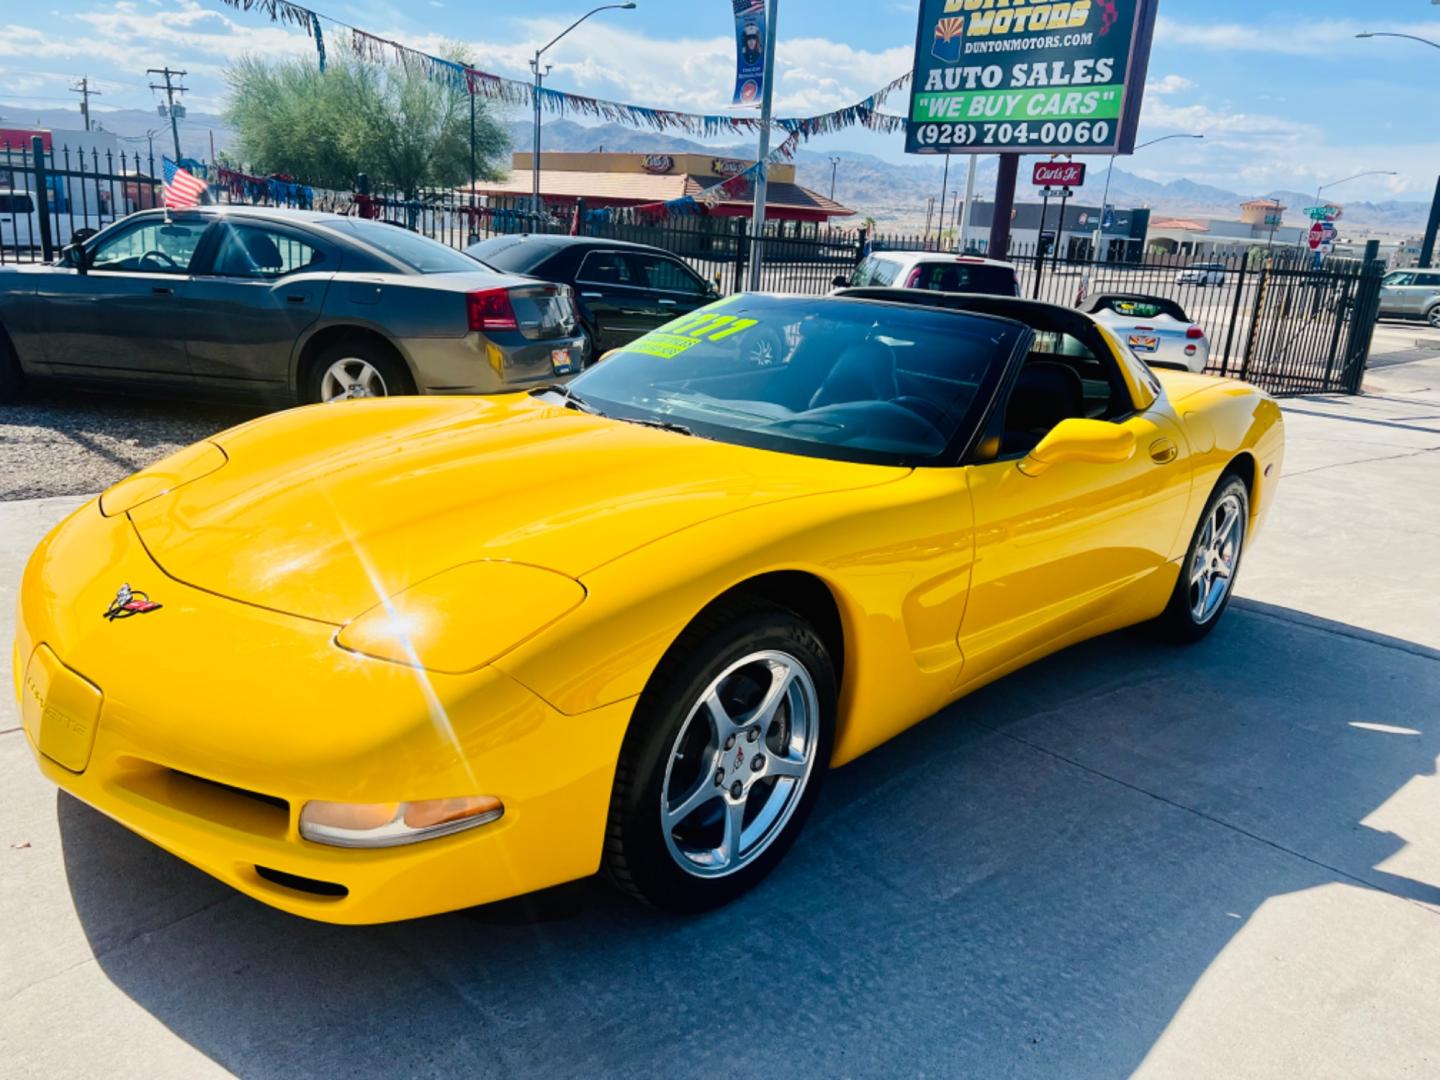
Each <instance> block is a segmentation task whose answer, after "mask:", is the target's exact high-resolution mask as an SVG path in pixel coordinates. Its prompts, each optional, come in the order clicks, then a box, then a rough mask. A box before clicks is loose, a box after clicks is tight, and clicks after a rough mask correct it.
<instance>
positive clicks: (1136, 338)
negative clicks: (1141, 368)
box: [1130, 334, 1160, 352]
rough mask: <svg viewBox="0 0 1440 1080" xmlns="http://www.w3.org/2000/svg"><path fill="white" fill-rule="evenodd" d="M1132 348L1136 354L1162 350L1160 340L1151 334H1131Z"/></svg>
mask: <svg viewBox="0 0 1440 1080" xmlns="http://www.w3.org/2000/svg"><path fill="white" fill-rule="evenodd" d="M1130 348H1132V349H1134V350H1135V351H1136V352H1154V351H1155V350H1156V349H1158V348H1160V339H1159V338H1158V337H1154V336H1152V335H1150V334H1131V335H1130Z"/></svg>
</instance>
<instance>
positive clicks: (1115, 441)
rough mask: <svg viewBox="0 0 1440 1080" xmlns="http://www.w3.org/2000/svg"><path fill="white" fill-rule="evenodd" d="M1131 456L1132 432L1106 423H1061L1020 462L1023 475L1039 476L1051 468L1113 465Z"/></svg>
mask: <svg viewBox="0 0 1440 1080" xmlns="http://www.w3.org/2000/svg"><path fill="white" fill-rule="evenodd" d="M1134 454H1135V433H1134V432H1133V431H1131V430H1130V429H1129V428H1124V427H1121V426H1120V425H1119V424H1112V423H1110V422H1109V421H1108V420H1081V419H1078V418H1074V417H1072V418H1071V419H1069V420H1061V421H1060V423H1058V424H1056V425H1055V426H1054V427H1053V428H1051V429H1050V432H1049V434H1047V435H1046V436H1045V437H1044V438H1043V439H1041V440H1040V444H1039V445H1038V446H1036V447H1035V449H1034V450H1031V451H1030V453H1029V454H1027V455H1026V456H1025V458H1024V459H1023V460H1021V462H1020V471H1021V472H1023V473H1024V474H1025V475H1026V476H1039V475H1040V474H1041V473H1043V472H1044V471H1045V470H1046V469H1048V468H1050V467H1051V466H1052V465H1064V464H1067V463H1069V462H1084V463H1087V464H1092V465H1114V464H1117V463H1119V462H1121V461H1129V460H1130V458H1131V457H1132V456H1134Z"/></svg>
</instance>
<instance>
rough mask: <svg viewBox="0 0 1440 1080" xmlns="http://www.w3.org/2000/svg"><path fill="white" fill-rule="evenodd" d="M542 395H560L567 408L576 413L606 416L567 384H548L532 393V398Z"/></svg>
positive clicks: (536, 388) (538, 387)
mask: <svg viewBox="0 0 1440 1080" xmlns="http://www.w3.org/2000/svg"><path fill="white" fill-rule="evenodd" d="M540 394H559V395H560V396H561V397H562V398H564V399H565V407H566V408H567V409H574V410H575V411H576V412H583V413H589V414H590V415H591V416H604V415H605V414H604V413H602V412H601V411H600V410H599V409H597V408H595V406H593V405H591V404H590V403H589V402H588V401H586V400H585V399H584V398H582V397H581V396H580V395H579V394H577V393H575V391H574V390H571V389H570V387H569V386H567V385H566V384H565V383H546V384H545V385H543V386H537V387H535V389H533V390H531V391H530V396H531V397H537V396H538V395H540Z"/></svg>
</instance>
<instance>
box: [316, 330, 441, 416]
mask: <svg viewBox="0 0 1440 1080" xmlns="http://www.w3.org/2000/svg"><path fill="white" fill-rule="evenodd" d="M308 382H309V385H308V386H307V387H306V394H305V400H306V401H308V402H312V403H313V402H332V401H349V400H352V399H354V398H369V397H393V396H395V395H397V394H413V393H415V380H414V379H412V378H411V377H410V372H409V370H408V369H406V367H405V362H404V361H403V360H401V359H400V357H399V356H397V355H395V353H394V352H392V351H391V350H389V349H388V348H384V347H382V346H381V345H379V344H375V343H372V342H369V341H363V340H360V341H339V342H336V343H335V344H334V345H330V346H327V347H326V348H325V350H324V351H323V352H321V354H320V355H319V356H318V357H317V358H316V360H315V363H314V364H313V365H311V369H310V377H309V380H308Z"/></svg>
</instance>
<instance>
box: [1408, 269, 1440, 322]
mask: <svg viewBox="0 0 1440 1080" xmlns="http://www.w3.org/2000/svg"><path fill="white" fill-rule="evenodd" d="M1409 291H1411V292H1413V293H1414V304H1415V306H1414V314H1415V315H1416V316H1417V317H1420V316H1424V315H1425V314H1426V313H1427V312H1429V311H1430V309H1431V308H1432V307H1434V306H1435V302H1436V300H1437V299H1440V273H1435V272H1421V273H1418V274H1416V275H1415V284H1414V285H1413V286H1412V287H1411V289H1410V290H1409Z"/></svg>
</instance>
